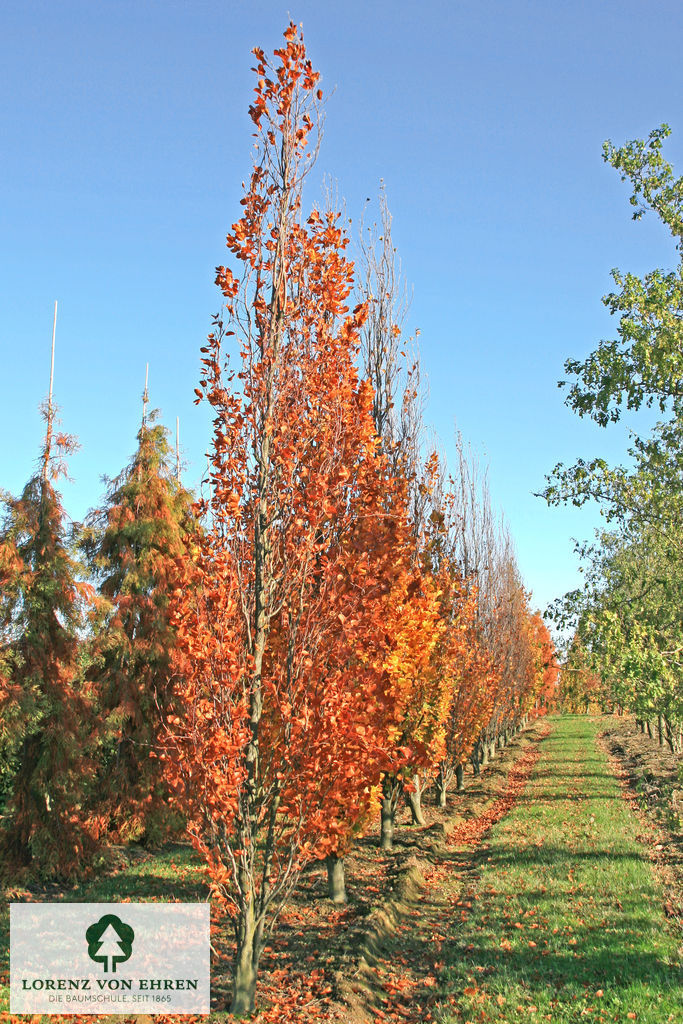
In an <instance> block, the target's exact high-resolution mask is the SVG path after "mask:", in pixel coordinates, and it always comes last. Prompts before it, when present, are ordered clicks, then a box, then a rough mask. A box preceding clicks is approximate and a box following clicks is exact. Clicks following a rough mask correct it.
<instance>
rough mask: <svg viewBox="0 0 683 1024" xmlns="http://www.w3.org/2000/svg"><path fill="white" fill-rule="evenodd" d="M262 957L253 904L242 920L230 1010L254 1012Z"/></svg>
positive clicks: (232, 1011)
mask: <svg viewBox="0 0 683 1024" xmlns="http://www.w3.org/2000/svg"><path fill="white" fill-rule="evenodd" d="M260 958H261V950H260V949H259V948H258V943H257V937H256V928H255V927H254V912H253V909H252V907H251V904H248V905H247V910H246V912H245V914H244V916H243V919H242V921H241V922H240V928H239V935H238V939H237V953H236V956H235V976H234V978H233V987H232V1006H231V1007H230V1012H231V1013H234V1014H235V1015H237V1016H239V1015H245V1014H248V1013H253V1012H254V1007H255V1002H256V974H257V971H258V963H259V960H260Z"/></svg>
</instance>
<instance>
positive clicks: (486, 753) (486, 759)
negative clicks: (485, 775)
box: [481, 743, 489, 766]
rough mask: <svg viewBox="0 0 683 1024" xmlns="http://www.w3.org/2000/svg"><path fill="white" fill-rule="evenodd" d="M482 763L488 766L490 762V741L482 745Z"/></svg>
mask: <svg viewBox="0 0 683 1024" xmlns="http://www.w3.org/2000/svg"><path fill="white" fill-rule="evenodd" d="M481 763H482V764H483V765H484V766H486V765H487V764H488V763H489V745H488V743H482V745H481Z"/></svg>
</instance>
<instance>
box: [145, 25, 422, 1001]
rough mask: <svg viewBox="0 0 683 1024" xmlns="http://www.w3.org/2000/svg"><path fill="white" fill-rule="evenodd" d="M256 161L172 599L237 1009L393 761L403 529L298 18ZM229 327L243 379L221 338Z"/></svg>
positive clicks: (211, 366) (175, 754)
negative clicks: (392, 631) (285, 918)
mask: <svg viewBox="0 0 683 1024" xmlns="http://www.w3.org/2000/svg"><path fill="white" fill-rule="evenodd" d="M254 53H255V56H256V67H255V69H254V70H255V72H256V75H257V85H256V89H255V99H254V102H253V104H252V106H251V108H250V114H251V118H252V121H253V123H254V127H255V137H256V157H255V162H254V167H253V171H252V173H251V176H250V179H249V183H248V186H247V188H246V190H245V195H244V198H243V200H242V205H243V208H244V209H243V215H242V217H241V218H240V219H239V220H238V221H237V222H236V223H235V224H234V225H233V227H232V230H231V232H230V234H229V235H228V248H229V249H230V252H231V253H232V255H233V257H234V260H235V262H236V264H237V266H238V267H240V268H241V270H240V271H239V272H238V273H235V272H234V271H233V270H231V269H229V268H227V267H220V268H219V269H218V274H217V282H218V284H219V286H220V288H221V290H222V292H223V295H224V298H225V307H224V311H223V313H222V314H221V315H220V316H218V317H217V318H216V322H215V326H214V329H213V331H212V333H211V334H210V336H209V340H208V344H207V345H206V346H205V347H204V349H203V375H202V380H201V383H200V387H199V388H198V399H199V400H201V401H207V402H208V403H209V405H210V406H211V408H212V409H213V412H214V432H213V441H212V448H211V454H210V485H211V490H210V496H209V497H208V498H207V499H206V501H204V502H200V504H199V506H198V512H199V514H200V515H201V516H202V517H203V520H204V522H203V529H202V531H198V532H197V534H196V535H195V537H194V540H193V544H194V552H193V554H192V559H191V561H190V562H188V563H186V565H185V579H184V580H183V582H182V585H180V586H179V587H178V588H177V592H176V595H175V599H174V614H175V618H174V624H175V628H176V630H177V651H178V657H177V661H176V672H177V680H178V681H177V689H176V701H177V703H176V706H175V709H174V711H173V712H172V713H171V714H170V715H169V728H170V734H169V735H168V736H167V738H166V748H167V749H166V752H165V755H164V756H165V761H166V766H167V771H168V774H169V777H170V778H171V780H172V781H173V783H174V786H175V789H176V792H177V798H178V801H179V803H180V804H181V806H182V807H183V809H184V811H185V813H186V814H187V815H188V820H189V828H190V833H191V835H192V837H193V841H194V843H195V845H196V846H197V848H198V849H199V850H201V851H202V852H203V853H204V855H205V856H206V858H207V860H208V863H209V869H210V873H211V877H212V880H213V886H214V891H215V893H216V894H217V896H218V898H219V900H220V901H221V902H222V903H223V904H224V905H225V907H226V909H227V911H228V913H229V914H230V915H231V916H232V920H233V923H234V928H235V936H236V941H237V952H236V961H235V971H234V987H233V1000H232V1011H233V1012H235V1013H244V1012H249V1011H250V1010H251V1009H253V1006H254V997H255V985H256V975H257V970H258V965H259V960H260V956H261V953H262V951H263V948H264V944H265V942H266V941H267V936H268V934H269V933H270V931H271V930H272V928H273V926H274V923H275V919H276V917H277V913H278V910H279V908H280V907H281V906H282V902H283V900H284V899H285V898H286V896H287V894H288V893H289V892H290V891H291V889H292V887H293V885H294V884H295V882H296V880H297V877H298V875H299V872H300V870H301V868H302V867H303V865H304V864H306V863H307V862H308V861H310V860H311V859H312V858H319V857H321V856H325V855H326V853H328V852H329V851H331V850H339V849H340V848H342V847H343V842H344V837H345V836H347V835H349V834H350V832H351V831H352V829H353V827H354V824H355V822H356V821H357V820H358V818H359V816H361V815H362V814H364V813H366V812H367V809H368V807H369V805H370V803H371V801H372V795H373V790H374V788H375V787H376V785H377V784H378V782H379V779H380V774H381V772H382V770H383V769H384V768H385V766H386V763H387V753H386V751H387V748H388V747H389V741H388V732H389V729H390V725H391V723H392V722H393V721H394V711H393V708H392V705H391V701H390V697H391V693H390V686H389V683H388V678H387V671H386V667H385V665H386V661H387V658H388V655H389V653H390V649H391V648H390V644H389V640H390V637H389V636H388V634H387V628H386V621H387V617H388V614H389V611H390V608H391V605H392V598H393V594H394V592H395V589H396V587H397V586H399V585H401V581H402V579H403V578H404V576H405V574H406V573H407V572H408V570H409V565H407V559H406V557H405V556H404V554H403V553H404V551H405V549H406V546H407V544H406V533H407V525H406V523H405V521H404V519H403V518H402V517H401V514H400V505H399V503H397V502H394V501H393V500H392V493H393V489H394V487H395V486H396V483H395V480H394V478H393V477H392V476H391V475H390V474H389V472H388V471H387V467H386V460H385V458H384V457H383V455H382V453H381V451H380V450H379V449H378V445H377V440H376V435H375V430H374V424H373V420H372V414H371V409H372V401H373V393H372V389H371V387H370V386H369V385H368V384H367V383H362V382H361V381H360V379H359V374H358V371H357V367H356V359H357V355H358V349H359V345H360V339H359V331H360V329H361V327H362V325H363V322H364V319H365V315H366V313H365V309H364V308H363V307H362V306H357V307H356V308H355V309H353V310H351V309H350V308H349V305H348V298H349V295H350V293H351V289H352V285H353V268H352V264H351V263H350V262H349V261H348V260H347V258H346V256H345V253H344V250H345V248H346V245H347V239H346V238H345V236H344V234H343V232H342V229H341V227H340V217H339V215H338V214H335V213H333V212H332V211H327V212H325V213H324V214H321V213H320V211H318V210H313V212H312V213H311V214H310V215H309V216H308V217H305V216H304V215H303V213H302V186H303V182H304V179H305V176H306V174H307V172H308V170H309V168H310V166H311V163H312V161H313V159H314V157H315V153H316V150H317V139H318V135H317V128H318V104H319V102H320V99H321V96H322V93H321V91H320V90H319V87H318V79H319V76H318V74H317V73H316V72H315V71H314V70H313V68H312V66H311V63H310V61H309V60H308V58H307V56H306V52H305V48H304V43H303V39H302V36H301V35H300V33H299V32H298V31H297V29H296V27H295V26H294V25H293V24H290V26H289V27H288V29H287V31H286V32H285V43H284V45H283V46H282V47H280V48H279V49H277V50H276V51H275V53H274V57H273V59H272V60H271V59H268V58H267V57H266V55H265V54H264V52H263V51H262V50H259V49H257V50H255V51H254ZM232 338H235V339H236V341H237V345H238V350H239V368H238V370H237V374H236V377H235V376H234V375H233V372H232V371H230V369H229V366H228V363H227V355H226V352H225V348H226V347H227V345H228V344H229V343H230V339H232Z"/></svg>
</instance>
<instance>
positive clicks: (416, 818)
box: [407, 774, 426, 825]
mask: <svg viewBox="0 0 683 1024" xmlns="http://www.w3.org/2000/svg"><path fill="white" fill-rule="evenodd" d="M412 784H413V786H414V787H415V788H414V789H413V790H412V791H411V792H410V793H408V794H407V796H408V806H409V807H410V814H411V817H412V824H413V825H425V824H426V822H425V819H424V814H423V813H422V786H421V783H420V776H419V775H418V774H415V775H414V776H413V778H412Z"/></svg>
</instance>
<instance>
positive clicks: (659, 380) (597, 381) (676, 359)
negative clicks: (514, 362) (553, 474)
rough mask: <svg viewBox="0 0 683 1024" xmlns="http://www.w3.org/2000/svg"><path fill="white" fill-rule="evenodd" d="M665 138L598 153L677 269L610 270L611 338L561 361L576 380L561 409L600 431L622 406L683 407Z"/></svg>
mask: <svg viewBox="0 0 683 1024" xmlns="http://www.w3.org/2000/svg"><path fill="white" fill-rule="evenodd" d="M670 134H671V130H670V128H669V127H668V125H666V124H663V125H661V126H660V127H659V128H655V129H654V130H653V131H651V132H650V134H649V135H648V137H647V139H634V140H633V141H631V142H627V143H626V145H624V146H621V147H619V148H617V147H615V146H614V145H613V144H612V143H611V142H609V141H608V142H606V143H605V145H604V148H603V157H604V159H605V161H606V162H607V163H609V164H611V166H612V167H614V168H615V169H616V170H617V171H619V173H620V174H621V178H622V181H628V182H629V183H630V185H631V187H632V189H633V191H632V194H631V197H630V200H629V201H630V203H631V206H632V207H634V212H633V218H634V220H639V219H640V218H641V217H642V216H643V215H644V214H645V213H646V212H650V213H654V214H655V215H656V216H657V217H658V218H659V220H660V221H661V222H662V224H663V225H664V226H665V227H666V228H667V230H668V231H669V232H670V234H671V236H672V238H673V239H674V244H675V249H676V253H677V259H678V263H677V265H676V266H675V267H674V269H673V270H661V269H656V270H652V271H650V272H649V273H647V274H645V275H644V277H638V276H637V275H635V274H631V273H622V272H621V271H619V270H613V271H612V277H613V279H614V283H615V285H616V290H615V291H614V292H610V293H609V294H608V295H605V296H604V298H603V302H604V304H605V305H606V307H607V308H608V309H609V311H610V313H612V314H613V315H615V316H618V317H619V326H618V328H617V337H616V338H615V339H611V340H607V341H601V342H600V344H599V346H598V348H597V349H596V350H595V351H594V352H592V353H591V354H590V355H589V356H588V358H587V359H585V360H583V361H580V360H576V359H569V360H567V362H566V363H565V369H566V371H567V373H569V374H571V375H572V376H574V377H575V378H576V380H575V381H574V383H573V384H572V385H571V386H570V389H569V392H568V397H567V404H568V405H569V406H570V407H571V408H572V409H574V410H575V411H576V412H578V413H579V415H581V416H584V415H589V416H591V417H592V418H593V419H595V420H596V421H597V422H598V423H600V424H602V425H605V424H606V423H608V422H610V421H616V420H618V419H619V417H620V415H621V412H622V411H623V409H624V408H626V409H639V408H640V407H641V406H642V405H646V406H655V407H659V409H660V410H661V411H662V412H664V411H665V410H666V409H668V408H670V407H671V405H673V407H674V408H675V409H676V410H677V411H678V412H679V413H680V412H681V410H682V409H683V406H682V405H681V403H682V401H683V177H679V178H677V177H676V176H675V174H674V171H673V168H672V166H671V164H669V163H667V161H666V160H665V159H664V157H663V154H662V144H663V141H664V139H666V138H667V137H668V136H669V135H670Z"/></svg>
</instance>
